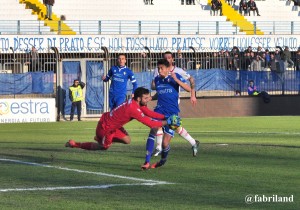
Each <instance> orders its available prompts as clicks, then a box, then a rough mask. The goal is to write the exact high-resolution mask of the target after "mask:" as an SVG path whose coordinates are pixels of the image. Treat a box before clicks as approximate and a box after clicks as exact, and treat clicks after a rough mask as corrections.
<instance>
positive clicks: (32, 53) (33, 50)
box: [30, 46, 40, 72]
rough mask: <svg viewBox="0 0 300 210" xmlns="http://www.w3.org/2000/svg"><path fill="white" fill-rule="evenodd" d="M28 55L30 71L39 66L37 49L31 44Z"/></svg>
mask: <svg viewBox="0 0 300 210" xmlns="http://www.w3.org/2000/svg"><path fill="white" fill-rule="evenodd" d="M30 57H31V62H30V64H31V71H32V72H35V71H38V70H39V68H40V59H39V53H38V50H37V49H36V48H35V46H32V48H31V51H30Z"/></svg>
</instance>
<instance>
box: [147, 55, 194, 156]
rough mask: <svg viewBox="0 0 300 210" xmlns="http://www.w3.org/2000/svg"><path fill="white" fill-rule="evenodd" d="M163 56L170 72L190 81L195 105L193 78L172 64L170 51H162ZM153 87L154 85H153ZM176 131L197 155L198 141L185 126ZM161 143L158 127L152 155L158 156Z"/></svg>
mask: <svg viewBox="0 0 300 210" xmlns="http://www.w3.org/2000/svg"><path fill="white" fill-rule="evenodd" d="M164 58H165V59H167V60H168V61H169V64H170V67H169V69H170V72H171V73H172V72H175V73H178V74H180V75H181V76H182V77H183V78H184V79H185V80H188V81H189V82H190V87H191V98H190V100H191V103H192V105H193V106H195V105H196V104H197V98H196V94H195V80H194V78H193V77H192V76H191V75H190V74H188V73H187V72H186V71H184V70H183V69H182V68H179V67H177V66H174V58H175V57H174V54H173V53H172V52H170V51H166V52H165V53H164ZM157 75H158V71H157V69H156V70H155V71H154V77H153V78H155V77H156V76H157ZM154 88H155V87H154ZM179 101H180V100H179V98H178V103H179ZM176 132H177V133H178V134H179V135H180V136H181V137H183V138H184V139H185V140H186V141H188V142H189V143H190V144H191V145H192V152H193V156H194V157H195V156H197V153H198V147H199V144H200V142H199V141H197V140H195V139H194V138H193V137H192V136H191V135H190V134H189V133H188V132H187V130H186V129H185V128H183V127H182V126H180V127H178V128H177V130H176ZM161 144H162V130H161V129H159V130H158V132H157V134H156V145H157V146H156V149H155V151H154V152H153V155H154V156H158V155H159V154H160V153H161Z"/></svg>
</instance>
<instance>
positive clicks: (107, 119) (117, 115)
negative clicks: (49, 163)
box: [65, 87, 180, 150]
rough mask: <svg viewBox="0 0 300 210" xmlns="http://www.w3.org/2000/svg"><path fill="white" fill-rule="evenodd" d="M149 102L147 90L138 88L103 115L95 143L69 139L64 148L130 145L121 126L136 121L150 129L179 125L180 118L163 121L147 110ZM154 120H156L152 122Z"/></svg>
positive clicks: (161, 116) (149, 97)
mask: <svg viewBox="0 0 300 210" xmlns="http://www.w3.org/2000/svg"><path fill="white" fill-rule="evenodd" d="M149 101H151V96H150V92H149V90H148V89H145V88H143V87H139V88H137V89H136V90H135V92H134V97H133V98H132V99H129V100H128V101H126V102H124V103H122V104H121V105H120V106H118V107H116V108H115V109H113V110H112V111H110V112H106V113H104V114H103V115H102V116H101V118H100V120H99V122H98V125H97V128H96V136H95V137H94V140H96V141H97V142H84V143H80V142H75V141H74V140H72V139H70V140H69V141H68V142H67V143H66V144H65V146H66V147H71V148H81V149H86V150H107V149H108V148H109V147H110V146H111V144H112V143H113V142H118V143H123V144H130V142H131V139H130V136H129V135H128V133H127V132H126V130H125V129H124V128H123V125H125V124H126V123H128V122H129V121H131V120H132V119H136V120H138V121H139V122H141V123H143V124H145V125H147V126H148V127H150V128H155V127H161V126H166V125H179V123H180V118H179V117H177V118H176V116H175V119H176V120H177V121H175V122H174V121H173V119H174V118H172V116H171V117H169V118H168V119H167V120H164V119H165V115H163V114H159V113H156V112H153V111H151V110H149V109H148V108H147V103H148V102H149ZM152 118H156V119H158V120H152Z"/></svg>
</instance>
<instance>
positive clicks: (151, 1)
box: [144, 0, 154, 5]
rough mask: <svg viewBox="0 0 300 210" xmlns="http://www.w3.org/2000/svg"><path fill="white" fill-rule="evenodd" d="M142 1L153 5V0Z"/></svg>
mask: <svg viewBox="0 0 300 210" xmlns="http://www.w3.org/2000/svg"><path fill="white" fill-rule="evenodd" d="M144 3H145V4H150V5H154V4H153V0H144Z"/></svg>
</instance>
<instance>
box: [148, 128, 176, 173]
mask: <svg viewBox="0 0 300 210" xmlns="http://www.w3.org/2000/svg"><path fill="white" fill-rule="evenodd" d="M172 137H174V131H173V130H171V129H170V128H169V127H168V126H165V127H164V136H163V143H162V152H161V159H160V161H158V162H156V163H154V164H153V165H151V168H158V167H161V166H163V165H164V164H165V163H166V162H167V157H168V154H169V151H170V141H171V139H172Z"/></svg>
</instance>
